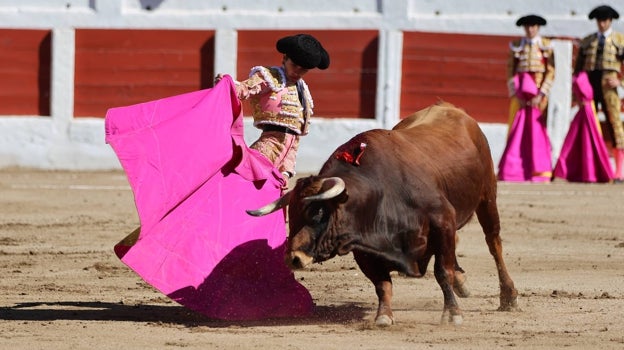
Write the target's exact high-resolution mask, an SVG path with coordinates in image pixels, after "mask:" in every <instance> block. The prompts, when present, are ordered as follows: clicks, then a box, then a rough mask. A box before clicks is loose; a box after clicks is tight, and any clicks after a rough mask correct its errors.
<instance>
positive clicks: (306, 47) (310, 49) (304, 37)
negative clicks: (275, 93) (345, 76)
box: [275, 34, 329, 69]
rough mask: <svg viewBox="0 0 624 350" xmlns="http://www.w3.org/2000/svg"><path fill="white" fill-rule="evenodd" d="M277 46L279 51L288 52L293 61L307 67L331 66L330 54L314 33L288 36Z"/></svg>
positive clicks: (321, 67)
mask: <svg viewBox="0 0 624 350" xmlns="http://www.w3.org/2000/svg"><path fill="white" fill-rule="evenodd" d="M275 46H276V47H277V51H279V52H281V53H283V54H286V55H287V56H288V57H289V58H290V59H291V60H293V62H295V63H296V64H297V65H299V66H301V67H303V68H305V69H312V68H318V69H327V67H329V54H328V53H327V51H325V49H324V48H323V46H322V45H321V43H320V42H319V41H318V40H316V38H314V37H313V36H312V35H309V34H297V35H292V36H287V37H284V38H281V39H279V40H278V41H277V44H276V45H275Z"/></svg>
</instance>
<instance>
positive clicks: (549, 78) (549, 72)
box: [540, 41, 555, 96]
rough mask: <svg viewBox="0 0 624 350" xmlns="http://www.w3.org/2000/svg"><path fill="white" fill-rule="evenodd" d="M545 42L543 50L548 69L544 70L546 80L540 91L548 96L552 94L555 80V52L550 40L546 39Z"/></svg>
mask: <svg viewBox="0 0 624 350" xmlns="http://www.w3.org/2000/svg"><path fill="white" fill-rule="evenodd" d="M545 44H546V45H545V47H543V48H542V50H543V51H542V52H543V55H544V60H545V62H544V63H545V64H544V66H545V67H546V69H545V71H544V81H543V82H542V85H541V87H540V92H541V93H542V94H543V95H545V96H548V94H550V89H551V88H552V84H553V81H554V80H555V54H554V50H553V48H552V45H551V44H550V41H545Z"/></svg>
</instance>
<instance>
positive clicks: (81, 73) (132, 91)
mask: <svg viewBox="0 0 624 350" xmlns="http://www.w3.org/2000/svg"><path fill="white" fill-rule="evenodd" d="M213 67H214V31H187V30H103V29H78V30H76V68H75V69H76V76H75V95H74V114H75V115H76V116H96V117H97V116H99V117H104V115H105V113H106V110H107V109H108V108H111V107H116V106H125V105H130V104H135V103H140V102H145V101H150V100H154V99H158V98H163V97H167V96H172V95H177V94H181V93H185V92H190V91H195V90H198V89H203V88H208V87H211V86H212V79H213V77H214V72H213Z"/></svg>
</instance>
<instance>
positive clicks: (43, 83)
mask: <svg viewBox="0 0 624 350" xmlns="http://www.w3.org/2000/svg"><path fill="white" fill-rule="evenodd" d="M51 45H52V34H51V32H50V31H49V30H23V29H16V30H13V29H0V82H1V83H0V115H3V114H4V115H41V116H48V115H50V62H51V57H52V55H51Z"/></svg>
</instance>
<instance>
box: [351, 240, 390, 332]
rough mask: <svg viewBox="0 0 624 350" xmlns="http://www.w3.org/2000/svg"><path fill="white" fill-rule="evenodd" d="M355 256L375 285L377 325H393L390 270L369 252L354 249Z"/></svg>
mask: <svg viewBox="0 0 624 350" xmlns="http://www.w3.org/2000/svg"><path fill="white" fill-rule="evenodd" d="M353 256H354V258H355V261H356V262H357V264H358V266H359V267H360V269H361V270H362V272H363V273H364V275H365V276H366V277H368V279H369V280H370V281H371V282H373V285H375V293H376V294H377V299H378V302H379V306H378V307H377V315H376V316H375V325H377V326H380V327H385V326H390V325H393V324H394V316H393V315H392V279H391V278H390V272H389V271H388V270H387V269H386V268H385V266H384V264H383V262H381V261H379V260H378V259H376V258H374V257H373V256H371V255H369V254H366V253H361V252H355V251H354V252H353Z"/></svg>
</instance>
